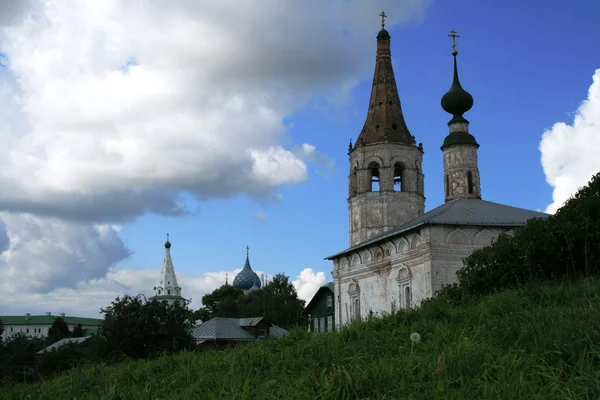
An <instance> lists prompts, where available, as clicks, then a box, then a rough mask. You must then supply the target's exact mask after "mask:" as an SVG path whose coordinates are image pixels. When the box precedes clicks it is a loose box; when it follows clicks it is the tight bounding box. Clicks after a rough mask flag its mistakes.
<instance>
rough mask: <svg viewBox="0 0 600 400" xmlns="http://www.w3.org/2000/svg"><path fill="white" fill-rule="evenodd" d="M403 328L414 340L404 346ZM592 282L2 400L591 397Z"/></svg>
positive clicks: (144, 366)
mask: <svg viewBox="0 0 600 400" xmlns="http://www.w3.org/2000/svg"><path fill="white" fill-rule="evenodd" d="M412 332H418V333H419V334H420V336H421V341H420V343H411V341H410V339H409V337H410V334H411V333H412ZM599 367H600V280H599V279H595V278H591V279H586V280H581V281H579V282H577V283H575V284H555V285H540V284H530V285H524V286H521V287H520V288H519V289H515V290H512V291H505V292H503V293H499V294H495V295H491V296H485V297H480V298H479V299H478V300H475V301H473V302H472V304H469V305H464V306H458V307H451V306H449V305H448V304H447V303H445V302H443V301H435V300H433V301H430V302H427V303H426V304H424V305H423V306H422V308H421V309H419V310H408V311H406V310H403V311H401V312H397V313H394V314H392V315H388V316H385V317H383V318H370V319H369V321H367V322H359V323H356V324H353V325H351V326H349V327H347V328H344V329H342V330H341V331H340V332H333V333H325V334H310V333H308V332H306V329H298V330H294V331H292V333H291V335H289V336H288V337H284V338H281V339H277V340H266V341H262V342H253V343H249V344H245V345H240V346H237V347H235V348H233V349H227V350H223V351H202V352H182V353H180V354H177V355H172V356H165V357H160V358H157V359H155V360H146V361H142V360H137V361H127V362H124V363H121V364H118V365H113V366H107V365H105V364H96V365H85V366H81V367H79V368H77V369H73V370H71V371H69V372H67V373H65V374H62V375H60V376H57V377H55V378H53V379H51V380H46V381H44V382H41V381H40V382H38V383H35V384H29V385H17V386H14V387H12V388H7V389H6V390H3V392H2V395H3V398H6V399H23V398H35V399H40V400H43V399H55V398H61V399H63V398H64V399H75V398H78V399H79V398H86V399H92V400H93V399H118V398H122V399H149V398H153V399H154V398H156V399H197V398H198V396H199V395H198V394H199V393H201V397H202V398H203V399H265V400H268V399H286V400H287V399H290V400H294V399H310V400H312V399H359V398H360V399H444V400H453V399H456V400H458V399H460V400H462V399H511V398H514V399H531V400H537V399H540V400H542V399H543V400H554V399H556V400H558V399H561V400H562V399H573V400H574V399H597V398H600V368H599Z"/></svg>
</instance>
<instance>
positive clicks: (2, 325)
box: [0, 319, 4, 347]
mask: <svg viewBox="0 0 600 400" xmlns="http://www.w3.org/2000/svg"><path fill="white" fill-rule="evenodd" d="M3 333H4V324H3V323H2V320H1V319H0V347H2V334H3Z"/></svg>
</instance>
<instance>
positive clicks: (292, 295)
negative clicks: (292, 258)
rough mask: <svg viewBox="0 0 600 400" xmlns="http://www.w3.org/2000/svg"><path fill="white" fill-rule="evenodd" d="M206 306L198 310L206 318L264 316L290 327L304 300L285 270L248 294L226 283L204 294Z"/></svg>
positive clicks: (296, 318)
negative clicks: (300, 297) (284, 272)
mask: <svg viewBox="0 0 600 400" xmlns="http://www.w3.org/2000/svg"><path fill="white" fill-rule="evenodd" d="M202 304H203V306H204V307H202V308H200V309H199V310H197V311H195V312H194V317H195V318H196V319H201V320H202V321H206V320H209V319H211V318H215V317H229V318H240V317H258V316H264V317H266V318H267V320H268V321H269V322H271V323H273V324H275V325H278V326H281V327H284V328H290V327H293V326H295V325H297V324H298V321H299V318H300V315H301V314H302V311H303V310H304V300H301V299H299V298H298V294H297V293H296V289H295V288H294V285H292V283H291V282H290V281H289V278H288V277H287V276H286V275H284V274H277V275H275V276H274V277H273V280H271V281H270V282H269V283H267V284H266V285H265V287H264V288H262V289H260V290H256V291H254V292H250V293H248V294H246V295H244V293H243V292H242V291H241V290H239V289H236V288H234V287H233V286H230V285H223V286H221V287H220V288H218V289H216V290H214V291H213V292H212V293H209V294H206V295H204V296H203V297H202Z"/></svg>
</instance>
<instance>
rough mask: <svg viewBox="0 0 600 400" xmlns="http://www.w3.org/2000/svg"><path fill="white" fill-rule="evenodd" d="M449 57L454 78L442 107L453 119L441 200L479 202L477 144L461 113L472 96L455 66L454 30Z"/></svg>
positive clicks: (450, 125)
mask: <svg viewBox="0 0 600 400" xmlns="http://www.w3.org/2000/svg"><path fill="white" fill-rule="evenodd" d="M448 36H450V37H452V56H454V79H453V81H452V86H451V87H450V90H449V91H448V92H447V93H446V94H445V95H444V96H443V97H442V108H443V109H444V110H445V111H446V112H447V113H449V114H452V119H451V120H450V122H448V127H449V128H450V133H449V134H448V136H446V139H444V144H443V145H442V147H441V149H442V151H443V152H444V198H445V200H446V202H449V201H451V200H454V199H459V198H475V199H481V185H480V179H479V168H478V166H477V149H478V148H479V144H478V143H477V141H476V140H475V137H473V135H471V134H470V133H469V121H467V120H466V119H465V118H464V117H463V114H464V113H466V112H467V111H469V110H470V109H471V107H473V96H471V94H470V93H469V92H467V91H466V90H464V89H463V88H462V86H461V85H460V81H459V80H458V67H457V66H456V56H457V55H458V51H457V50H456V38H457V37H459V36H458V35H457V34H456V31H455V30H454V29H453V30H452V32H450V34H449V35H448Z"/></svg>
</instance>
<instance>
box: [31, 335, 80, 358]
mask: <svg viewBox="0 0 600 400" xmlns="http://www.w3.org/2000/svg"><path fill="white" fill-rule="evenodd" d="M90 338H91V336H83V337H76V338H64V339H60V340H59V341H58V342H55V343H52V344H51V345H50V346H48V347H46V348H45V349H42V350H40V351H38V352H37V353H36V354H42V353H45V352H47V351H52V350H54V349H58V348H59V347H61V346H65V345H67V344H70V343H76V344H80V343H84V342H87V341H88V340H89V339H90Z"/></svg>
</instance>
